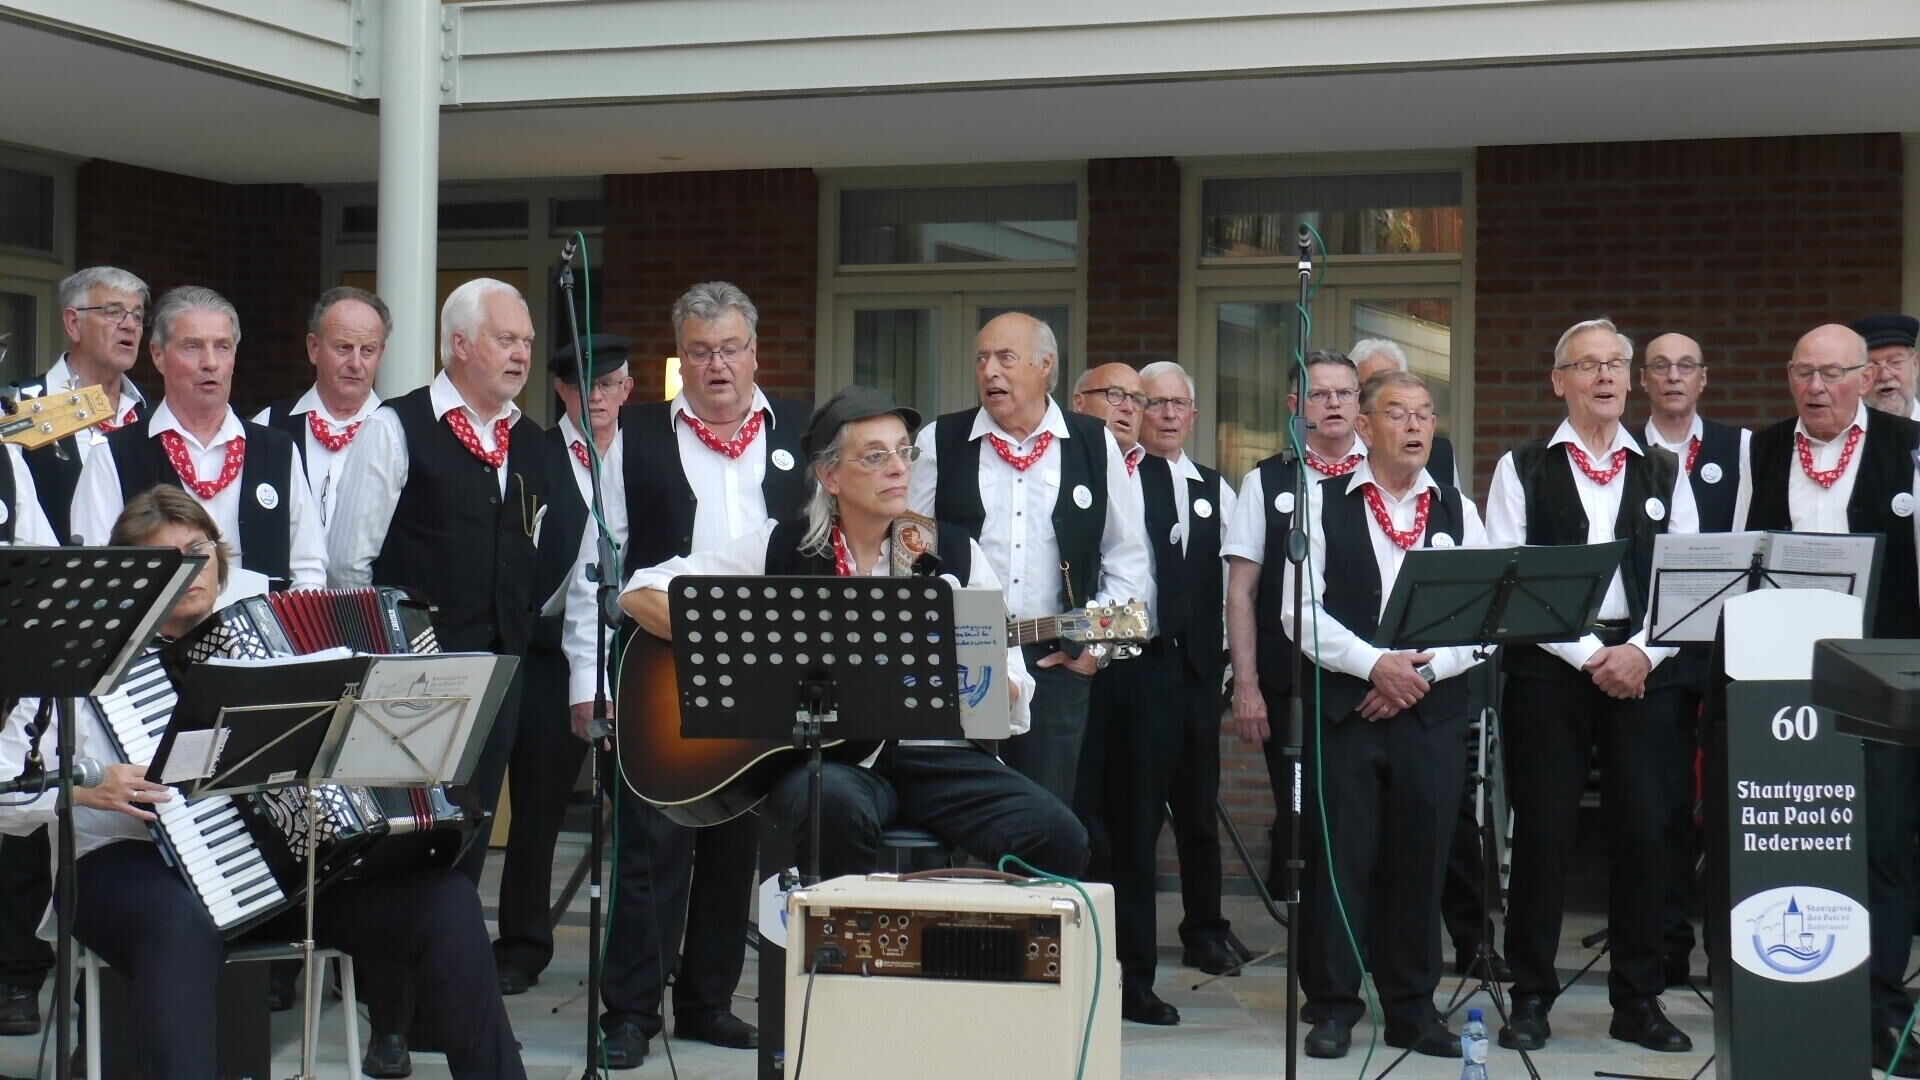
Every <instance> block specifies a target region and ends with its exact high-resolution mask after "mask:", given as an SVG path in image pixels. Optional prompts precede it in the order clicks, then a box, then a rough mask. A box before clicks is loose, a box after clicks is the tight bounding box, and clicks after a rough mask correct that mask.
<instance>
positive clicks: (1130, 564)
mask: <svg viewBox="0 0 1920 1080" xmlns="http://www.w3.org/2000/svg"><path fill="white" fill-rule="evenodd" d="M936 426H937V425H935V424H928V425H926V426H925V427H923V428H921V429H920V437H919V438H918V439H916V440H915V443H916V444H917V445H918V446H919V447H920V461H919V463H918V464H916V465H915V466H914V469H913V476H912V478H911V479H910V480H909V481H908V487H907V505H908V506H909V507H911V508H912V509H913V510H914V511H915V512H917V513H921V514H925V515H927V516H928V517H936V516H937V515H935V514H934V508H933V502H934V490H935V487H936V486H937V482H938V479H939V473H940V462H939V457H938V456H939V450H938V448H937V447H935V445H934V429H935V427H936ZM1041 432H1052V433H1053V441H1052V442H1051V443H1050V444H1049V445H1048V446H1047V449H1046V452H1045V453H1044V454H1042V455H1040V459H1039V460H1038V461H1036V462H1034V464H1033V465H1031V466H1029V467H1028V468H1027V470H1026V471H1025V472H1021V471H1020V470H1018V469H1016V468H1014V467H1013V466H1011V465H1009V464H1007V463H1006V461H1004V460H1003V459H1002V458H1001V457H1000V455H999V454H997V453H995V452H994V449H993V447H991V446H981V447H980V448H979V452H980V505H981V507H982V508H984V509H985V511H986V520H985V521H984V522H983V523H982V524H981V527H980V549H981V550H982V551H984V552H986V555H987V561H988V563H989V564H991V565H992V567H993V570H994V574H995V575H996V576H997V577H998V578H1000V580H1001V581H1003V582H1005V583H1006V587H1005V591H1006V597H1007V609H1008V610H1009V611H1011V612H1012V613H1013V616H1014V617H1015V618H1021V619H1027V618H1035V617H1039V616H1043V615H1054V614H1058V613H1059V612H1060V611H1061V610H1063V609H1062V606H1061V599H1062V596H1063V594H1064V581H1063V579H1062V575H1061V570H1060V544H1059V541H1058V540H1057V538H1056V537H1055V536H1054V534H1053V509H1054V504H1055V503H1056V502H1057V501H1058V500H1060V499H1062V498H1072V497H1073V493H1072V492H1066V493H1062V492H1061V490H1060V484H1061V479H1060V461H1061V457H1060V455H1061V452H1062V451H1061V445H1060V444H1061V441H1062V440H1064V439H1069V438H1072V434H1071V432H1070V431H1069V429H1068V428H1067V421H1066V417H1065V416H1064V415H1062V414H1061V412H1060V406H1059V404H1058V403H1056V402H1054V401H1053V400H1052V399H1048V401H1047V413H1046V416H1044V417H1043V418H1042V419H1041V421H1040V424H1039V426H1037V427H1035V428H1034V429H1033V431H1032V432H1031V433H1029V434H1028V435H1027V437H1026V439H1024V440H1019V439H1015V438H1013V437H1012V436H1010V435H1008V434H1007V433H1006V432H1005V431H1003V430H1002V429H1001V427H1000V425H999V424H997V423H995V422H994V420H993V417H992V416H991V415H990V414H989V413H988V412H987V410H985V409H981V410H980V411H979V412H978V413H977V414H976V415H975V417H974V422H973V431H972V433H971V434H969V435H968V436H967V438H968V439H969V440H970V441H973V442H980V441H981V440H983V439H984V438H985V437H986V436H988V435H990V434H991V435H997V436H999V437H1000V438H1002V439H1004V440H1006V442H1007V443H1008V444H1009V445H1011V446H1012V447H1013V452H1014V453H1015V454H1016V455H1021V456H1024V455H1026V454H1028V453H1030V452H1032V450H1033V444H1034V442H1035V441H1036V440H1037V439H1039V437H1040V433H1041ZM1100 434H1101V436H1102V437H1103V438H1105V439H1106V441H1107V520H1106V525H1105V527H1104V529H1103V530H1102V532H1101V535H1100V574H1099V577H1098V580H1097V583H1096V585H1095V586H1094V595H1093V596H1090V597H1089V596H1075V597H1073V602H1072V603H1071V604H1068V605H1066V606H1067V607H1082V606H1085V605H1086V604H1088V603H1091V602H1101V603H1124V602H1126V601H1128V600H1139V601H1140V602H1141V603H1143V604H1145V605H1146V606H1147V610H1149V611H1151V610H1153V570H1152V566H1151V563H1150V562H1149V561H1148V554H1147V535H1146V509H1145V504H1144V503H1143V502H1142V501H1141V498H1140V485H1139V483H1138V482H1136V481H1134V480H1133V479H1132V478H1130V477H1129V476H1128V475H1127V467H1126V465H1125V464H1124V463H1123V461H1122V458H1121V455H1120V444H1119V443H1117V442H1115V441H1114V439H1113V433H1112V432H1111V431H1107V430H1106V429H1105V428H1104V427H1103V428H1102V429H1101V432H1100Z"/></svg>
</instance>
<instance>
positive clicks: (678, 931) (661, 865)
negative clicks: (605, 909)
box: [600, 784, 759, 1038]
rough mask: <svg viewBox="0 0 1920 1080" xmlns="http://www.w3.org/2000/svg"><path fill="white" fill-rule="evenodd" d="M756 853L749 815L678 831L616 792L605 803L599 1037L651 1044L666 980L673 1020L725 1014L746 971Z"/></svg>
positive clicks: (639, 803) (622, 792) (756, 840)
mask: <svg viewBox="0 0 1920 1080" xmlns="http://www.w3.org/2000/svg"><path fill="white" fill-rule="evenodd" d="M758 847H759V832H758V827H757V824H756V823H755V821H754V820H753V815H751V814H742V815H740V816H739V817H737V818H735V819H733V820H732V821H729V822H727V823H725V824H723V825H711V826H708V827H706V828H702V829H693V828H688V827H687V826H685V825H676V824H674V823H673V822H672V821H669V820H668V819H667V818H666V817H665V816H664V815H662V814H661V813H660V811H658V810H655V809H654V808H653V807H651V806H648V805H647V804H646V803H645V802H644V801H642V800H641V798H640V797H639V796H637V795H635V794H634V793H633V792H632V791H631V790H628V789H627V788H626V787H625V786H624V784H623V785H622V786H621V787H620V789H619V790H618V792H617V794H616V795H615V798H614V882H613V905H612V910H611V912H610V913H609V916H608V924H607V948H606V956H605V959H604V960H603V961H602V964H601V969H600V980H601V981H600V1000H601V1002H602V1003H603V1004H604V1006H605V1009H606V1011H605V1012H603V1013H602V1014H601V1016H600V1025H601V1027H602V1028H603V1029H604V1030H607V1031H612V1030H613V1029H614V1028H615V1027H617V1026H619V1025H620V1024H625V1023H631V1024H634V1025H637V1026H638V1027H639V1028H640V1030H641V1031H642V1032H644V1033H645V1034H646V1035H647V1037H649V1038H652V1037H653V1036H655V1035H657V1034H659V1033H660V1029H661V1026H662V1021H661V1017H660V1003H661V1000H662V998H663V997H664V996H665V993H666V988H665V985H664V984H665V981H666V977H667V976H669V975H670V976H672V978H673V1012H674V1015H675V1016H677V1017H678V1016H694V1015H703V1014H713V1013H720V1012H728V1011H731V1010H732V1008H733V991H734V988H735V987H737V986H739V985H740V971H741V969H742V968H743V967H744V966H745V964H746V948H747V943H746V932H747V913H748V911H749V909H750V908H751V906H752V901H753V881H754V878H753V872H754V856H755V852H756V850H757V849H758ZM663 943H664V944H666V945H667V946H669V947H670V948H671V949H672V952H671V953H667V952H665V951H664V950H663V949H662V947H661V946H662V944H663ZM670 957H671V958H670Z"/></svg>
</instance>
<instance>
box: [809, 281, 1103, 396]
mask: <svg viewBox="0 0 1920 1080" xmlns="http://www.w3.org/2000/svg"><path fill="white" fill-rule="evenodd" d="M1009 311H1024V312H1027V313H1028V314H1030V315H1032V316H1034V317H1035V318H1038V319H1042V320H1044V321H1045V322H1046V323H1047V324H1048V325H1049V326H1050V327H1051V328H1052V329H1053V332H1054V337H1055V339H1056V340H1057V341H1058V343H1059V347H1060V354H1061V356H1060V371H1061V374H1060V383H1059V392H1060V395H1061V397H1062V399H1063V400H1064V396H1065V394H1066V392H1067V391H1068V390H1069V389H1070V388H1071V386H1072V377H1073V375H1072V374H1070V372H1076V373H1077V370H1078V369H1077V368H1075V367H1071V366H1070V363H1071V360H1072V357H1073V352H1072V348H1071V345H1070V327H1071V322H1070V320H1071V317H1072V314H1073V308H1072V301H1071V297H1070V296H1068V295H1066V294H1051V293H1013V292H925V293H867V294H854V295H844V296H841V297H838V298H837V299H836V301H835V306H834V318H833V325H834V337H835V341H834V352H833V357H832V359H831V364H830V368H829V370H830V371H831V373H832V377H831V378H830V379H829V380H828V384H829V385H827V386H825V388H824V392H823V395H822V396H823V397H824V395H825V394H831V393H834V392H835V391H837V390H839V389H840V388H841V387H843V386H846V385H847V384H849V383H860V384H862V385H865V386H872V387H877V388H879V389H881V390H885V391H887V392H888V393H889V394H892V395H893V397H894V400H896V401H898V402H900V403H901V404H902V405H911V406H913V407H914V408H915V409H918V410H919V411H920V414H921V415H922V416H923V417H926V418H927V419H929V420H931V419H932V418H933V417H935V416H938V415H940V414H941V413H944V412H953V411H955V410H958V409H966V408H971V407H972V406H974V405H976V404H978V403H979V397H978V394H977V393H976V391H975V389H974V382H973V338H974V335H975V334H976V333H977V332H978V331H979V329H980V327H982V326H984V325H986V323H987V321H988V320H990V319H992V318H994V317H995V316H997V315H1001V314H1004V313H1005V312H1009ZM1063 407H1064V406H1063Z"/></svg>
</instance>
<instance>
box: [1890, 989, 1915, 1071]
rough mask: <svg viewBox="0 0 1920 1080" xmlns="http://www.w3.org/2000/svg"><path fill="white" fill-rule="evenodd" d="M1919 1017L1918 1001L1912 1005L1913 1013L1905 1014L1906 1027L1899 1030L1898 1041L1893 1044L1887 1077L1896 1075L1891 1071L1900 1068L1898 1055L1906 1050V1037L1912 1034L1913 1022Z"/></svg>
mask: <svg viewBox="0 0 1920 1080" xmlns="http://www.w3.org/2000/svg"><path fill="white" fill-rule="evenodd" d="M1916 1017H1920V1001H1916V1002H1914V1004H1913V1011H1912V1012H1910V1013H1908V1014H1907V1026H1905V1027H1903V1028H1901V1029H1900V1041H1899V1042H1897V1043H1895V1044H1894V1047H1893V1060H1892V1061H1889V1062H1887V1075H1888V1076H1894V1075H1896V1074H1895V1073H1894V1071H1893V1070H1895V1069H1897V1068H1899V1067H1900V1055H1901V1053H1902V1052H1904V1051H1905V1050H1906V1048H1907V1036H1908V1035H1910V1034H1912V1032H1913V1021H1914V1019H1915V1018H1916Z"/></svg>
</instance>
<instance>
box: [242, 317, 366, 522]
mask: <svg viewBox="0 0 1920 1080" xmlns="http://www.w3.org/2000/svg"><path fill="white" fill-rule="evenodd" d="M392 333H393V315H392V313H390V312H389V311H387V303H386V301H384V300H382V299H380V298H379V297H378V296H375V295H374V294H373V293H370V292H368V291H366V290H365V289H356V288H354V287H353V286H351V285H341V286H338V287H336V288H332V289H328V290H327V291H326V292H323V293H321V294H320V299H319V300H318V301H317V302H316V303H315V304H314V305H313V313H312V314H310V315H308V316H307V362H308V363H310V364H312V365H313V385H312V386H311V387H309V388H308V389H307V392H306V393H304V394H302V395H300V396H299V397H297V398H288V399H286V400H285V401H276V402H274V403H273V404H271V405H269V406H267V407H266V408H264V409H262V410H260V415H258V416H256V417H254V418H253V422H254V423H256V424H265V425H267V426H268V427H271V428H278V429H280V430H281V431H284V432H286V433H287V435H288V437H289V438H291V439H293V445H294V447H295V448H296V449H298V450H299V451H300V460H301V462H302V463H304V465H305V466H306V472H307V487H308V488H309V489H311V490H312V491H313V498H314V501H315V502H316V503H318V504H319V506H320V524H321V526H322V527H323V528H324V527H325V526H326V525H327V524H328V523H329V522H330V521H331V518H332V514H331V510H332V508H333V504H334V502H336V501H337V492H338V490H339V486H340V473H341V471H342V470H343V469H344V468H345V466H346V459H347V453H348V451H349V450H351V449H352V446H353V439H354V436H356V435H358V434H360V428H361V426H362V425H363V424H365V423H366V422H367V420H368V418H370V417H371V416H373V411H374V410H375V409H378V408H379V407H380V395H379V394H376V393H374V392H373V380H374V377H375V376H377V375H378V374H379V373H380V358H381V357H382V356H385V355H386V352H387V338H388V337H389V336H390V335H391V334H392Z"/></svg>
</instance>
